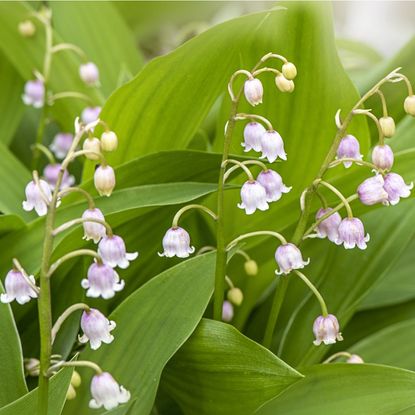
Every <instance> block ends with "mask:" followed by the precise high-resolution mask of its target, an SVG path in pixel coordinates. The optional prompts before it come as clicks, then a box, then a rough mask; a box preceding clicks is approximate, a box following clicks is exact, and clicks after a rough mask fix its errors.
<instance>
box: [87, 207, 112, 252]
mask: <svg viewBox="0 0 415 415" xmlns="http://www.w3.org/2000/svg"><path fill="white" fill-rule="evenodd" d="M82 219H99V220H102V221H104V220H105V217H104V215H103V213H102V212H101V210H100V209H98V208H93V209H87V210H86V211H85V212H84V213H83V214H82ZM82 225H83V227H84V236H83V238H82V239H85V240H86V241H89V240H90V239H92V240H93V241H94V242H95V243H96V244H97V243H98V242H99V240H100V239H101V238H103V237H104V236H106V235H107V230H106V229H105V226H104V225H101V224H100V223H97V222H83V224H82Z"/></svg>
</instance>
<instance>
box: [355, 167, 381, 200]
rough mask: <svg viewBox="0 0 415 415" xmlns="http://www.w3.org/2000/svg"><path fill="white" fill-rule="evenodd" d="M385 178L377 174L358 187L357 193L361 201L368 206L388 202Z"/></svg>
mask: <svg viewBox="0 0 415 415" xmlns="http://www.w3.org/2000/svg"><path fill="white" fill-rule="evenodd" d="M383 186H384V180H383V177H382V175H381V174H377V175H375V176H373V177H370V178H369V179H366V180H365V181H363V183H362V184H361V185H360V186H359V187H358V188H357V194H358V196H359V199H360V201H361V202H362V203H363V204H364V205H367V206H371V205H375V204H377V203H383V204H385V203H386V204H388V194H387V193H386V191H385V189H384V188H383Z"/></svg>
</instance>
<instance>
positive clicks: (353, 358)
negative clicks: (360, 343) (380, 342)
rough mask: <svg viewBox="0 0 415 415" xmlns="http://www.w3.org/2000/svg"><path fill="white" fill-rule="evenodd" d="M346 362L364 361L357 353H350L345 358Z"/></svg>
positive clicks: (359, 362)
mask: <svg viewBox="0 0 415 415" xmlns="http://www.w3.org/2000/svg"><path fill="white" fill-rule="evenodd" d="M346 363H351V364H362V363H365V362H364V361H363V359H362V358H361V357H360V356H359V355H357V354H352V355H350V357H349V358H347V360H346Z"/></svg>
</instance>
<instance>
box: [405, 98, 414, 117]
mask: <svg viewBox="0 0 415 415" xmlns="http://www.w3.org/2000/svg"><path fill="white" fill-rule="evenodd" d="M403 107H404V110H405V112H406V113H407V114H409V115H412V116H413V117H415V95H410V96H409V97H406V98H405V101H404V104H403Z"/></svg>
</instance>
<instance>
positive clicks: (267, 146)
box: [260, 130, 287, 163]
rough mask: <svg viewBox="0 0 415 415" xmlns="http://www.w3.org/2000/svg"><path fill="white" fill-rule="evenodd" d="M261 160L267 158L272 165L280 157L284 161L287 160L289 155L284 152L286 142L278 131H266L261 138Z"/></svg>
mask: <svg viewBox="0 0 415 415" xmlns="http://www.w3.org/2000/svg"><path fill="white" fill-rule="evenodd" d="M261 150H262V155H261V157H260V158H261V159H264V158H266V159H267V160H268V161H269V162H270V163H273V162H274V161H275V160H277V158H278V157H279V158H280V159H282V160H287V154H286V153H285V151H284V142H283V141H282V138H281V136H280V135H279V134H278V133H277V132H276V131H270V130H267V131H265V133H264V134H262V136H261Z"/></svg>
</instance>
